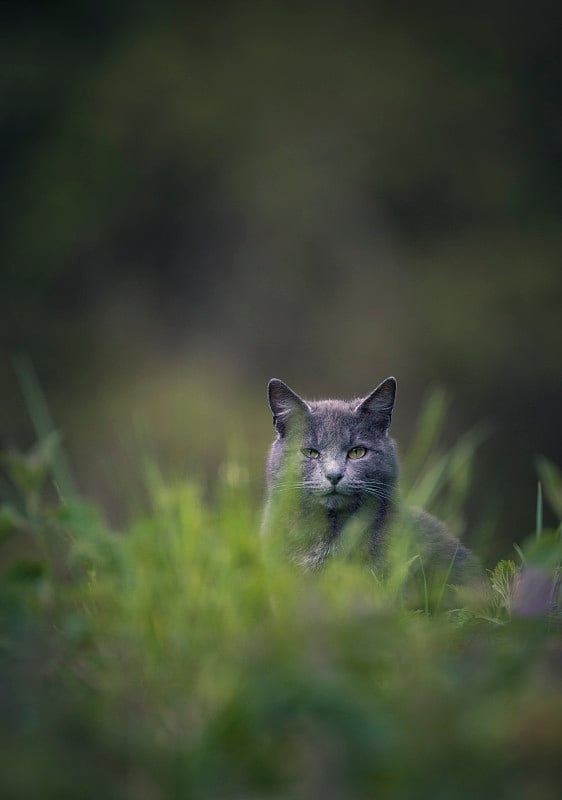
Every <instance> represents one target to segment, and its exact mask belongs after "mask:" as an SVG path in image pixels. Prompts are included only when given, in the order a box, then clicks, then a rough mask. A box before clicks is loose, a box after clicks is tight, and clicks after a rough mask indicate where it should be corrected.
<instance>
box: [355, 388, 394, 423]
mask: <svg viewBox="0 0 562 800" xmlns="http://www.w3.org/2000/svg"><path fill="white" fill-rule="evenodd" d="M395 398H396V378H386V379H385V380H384V381H382V383H379V385H378V386H377V388H376V389H374V390H373V391H372V392H371V394H370V395H368V396H367V397H366V398H365V399H364V400H362V401H361V402H360V403H359V405H358V406H357V408H356V409H355V411H358V412H360V413H366V414H370V415H372V416H373V417H374V419H375V421H376V424H377V426H378V427H380V428H382V430H383V431H387V430H388V428H389V426H390V420H391V419H392V409H393V408H394V400H395Z"/></svg>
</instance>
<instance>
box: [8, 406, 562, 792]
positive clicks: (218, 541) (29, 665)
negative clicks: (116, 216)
mask: <svg viewBox="0 0 562 800" xmlns="http://www.w3.org/2000/svg"><path fill="white" fill-rule="evenodd" d="M432 404H433V406H432V407H431V403H430V406H429V407H428V408H429V411H428V410H427V409H426V412H425V415H424V417H423V420H422V427H423V430H422V431H421V432H420V435H419V436H418V437H417V439H416V441H415V445H414V451H413V452H414V458H413V462H415V463H414V464H413V465H412V466H409V465H407V467H406V475H407V476H408V475H409V476H410V477H409V478H408V485H407V486H406V487H405V492H406V493H407V494H409V496H410V498H414V499H415V500H416V501H421V500H423V501H424V502H429V503H430V505H431V506H432V510H437V511H439V510H441V511H443V510H445V511H447V515H448V518H449V519H451V520H455V519H456V520H460V518H461V516H460V507H461V506H462V502H463V501H464V498H465V496H466V492H467V491H468V487H469V483H470V480H469V478H470V469H471V465H472V462H473V455H474V450H475V448H476V446H477V443H478V440H479V437H480V434H479V433H478V432H476V433H473V434H470V435H468V436H467V437H465V438H464V439H462V440H461V441H460V442H459V443H458V445H457V446H456V447H455V448H454V449H453V450H451V451H449V452H447V453H445V454H438V453H437V451H436V436H437V433H438V429H439V419H438V418H437V416H438V415H440V414H442V413H443V408H442V407H441V405H442V402H441V401H435V400H433V401H432ZM432 408H433V410H432ZM431 414H435V415H437V416H435V418H432V417H431ZM42 437H43V438H42V441H41V442H40V444H39V445H38V447H37V448H35V449H34V451H33V452H32V453H31V454H28V455H26V456H22V455H15V454H12V455H11V456H9V457H8V458H7V459H6V461H5V468H6V471H7V472H8V473H9V475H10V476H11V480H12V483H13V485H14V486H16V487H17V489H18V497H17V499H16V500H15V501H14V502H13V503H12V504H11V505H9V506H8V505H4V506H3V507H2V510H1V512H0V548H1V550H2V552H3V555H4V559H3V560H4V562H5V566H4V570H3V575H2V583H1V587H0V679H1V683H0V686H1V689H0V794H1V796H2V797H3V798H6V800H8V799H9V798H28V797H29V798H53V800H54V799H55V798H56V799H57V800H59V799H62V800H64V798H77V797H80V798H89V797H92V798H93V797H95V798H99V797H103V798H135V800H136V798H140V800H143V799H144V798H147V800H152V798H154V800H159V798H168V797H170V798H177V797H185V798H221V797H224V798H261V797H271V798H371V797H373V798H379V797H382V798H410V797H412V798H426V797H427V798H431V799H432V800H435V798H447V800H448V798H453V797H454V798H474V797H479V798H482V797H490V798H504V797H505V798H510V799H511V798H533V800H534V798H538V797H540V798H541V800H542V799H543V798H546V800H548V798H557V797H558V796H559V789H560V759H561V748H562V693H561V692H560V688H561V687H560V677H561V672H562V665H561V661H562V645H561V627H560V620H559V616H558V615H557V614H556V613H554V612H553V613H550V614H542V615H535V616H525V608H526V606H525V597H523V598H522V599H521V597H519V598H518V597H517V591H514V586H515V584H516V582H517V578H516V574H517V567H516V565H515V563H514V562H513V561H502V562H500V563H499V564H498V565H497V566H496V567H495V569H494V570H493V571H492V574H491V581H490V582H491V590H490V593H489V594H488V595H487V596H486V597H485V598H484V599H482V598H480V602H476V603H472V604H471V605H467V606H463V607H461V608H454V609H449V610H445V609H442V610H437V611H436V612H434V613H431V614H430V613H427V610H428V609H425V608H424V607H423V605H422V608H421V609H415V608H409V607H408V606H407V605H406V604H405V603H404V602H403V601H402V600H401V599H400V598H401V595H400V592H399V591H397V587H396V582H397V581H398V583H400V580H401V578H400V576H396V575H394V576H390V578H389V579H388V580H381V579H380V577H378V576H376V575H375V574H374V572H373V570H372V569H371V568H370V566H369V565H368V564H362V563H359V564H358V563H355V562H353V561H352V560H349V559H347V558H340V559H334V560H333V562H332V563H330V564H329V565H328V566H327V568H326V569H325V570H323V571H322V572H320V573H319V574H316V575H303V574H302V573H300V572H299V571H298V570H296V569H295V568H294V567H291V566H290V565H289V564H288V563H286V561H285V560H284V559H283V558H282V557H280V556H279V555H278V554H277V553H276V552H275V548H271V547H268V543H267V542H265V543H264V542H263V541H262V540H261V539H260V536H259V516H260V509H259V504H258V503H257V502H256V499H255V498H253V497H252V496H251V494H250V492H249V490H248V488H247V483H246V481H245V479H244V478H245V474H246V473H245V470H244V465H241V464H238V463H236V462H235V461H232V462H230V463H228V464H226V465H224V466H223V468H222V469H221V471H220V475H221V477H220V479H217V482H216V485H215V487H214V491H213V493H212V496H211V497H210V498H209V497H205V498H204V497H203V495H202V492H201V489H200V486H199V485H198V482H197V481H196V480H182V481H177V482H174V481H171V480H165V479H164V478H162V476H161V475H160V474H159V472H158V470H157V469H156V467H155V466H154V465H149V467H148V468H147V470H146V487H147V495H148V498H149V503H148V506H149V507H148V510H147V511H146V512H145V513H143V514H141V515H139V516H137V517H136V518H135V519H133V520H132V521H131V522H130V524H129V525H128V527H127V529H126V530H121V531H112V530H110V529H109V527H108V525H107V523H106V522H105V520H104V518H103V515H102V514H101V512H100V511H99V509H96V508H93V507H91V506H90V505H88V504H87V503H86V502H84V501H83V500H80V499H79V498H77V496H76V494H75V493H74V492H70V491H68V492H67V493H66V494H65V493H61V492H60V490H59V492H56V491H52V490H51V489H50V485H51V484H52V482H53V468H54V470H55V473H56V471H57V469H59V470H60V469H62V470H63V475H64V480H65V483H64V485H65V486H69V483H70V482H69V479H68V476H67V473H66V464H65V462H64V461H62V460H61V452H60V444H59V441H58V439H57V437H56V436H54V435H53V434H52V432H49V431H46V430H44V429H43V431H42ZM61 465H62V466H61ZM414 467H415V468H414ZM541 469H542V472H543V473H544V474H545V475H548V482H545V480H544V478H543V483H544V487H543V488H544V489H545V495H546V496H547V497H549V496H552V497H553V500H554V502H558V501H559V496H560V486H559V483H558V478H559V475H558V473H557V472H556V470H555V468H554V467H553V466H552V465H548V464H547V463H546V462H541ZM419 476H421V477H419ZM428 476H430V477H428ZM54 483H55V484H57V485H58V486H59V487H60V484H61V481H60V480H57V478H56V474H55V477H54ZM540 502H541V503H542V499H541V501H540ZM537 519H539V512H537ZM540 520H541V522H540V526H539V525H537V532H536V534H535V533H533V534H532V536H531V537H530V539H529V542H528V543H526V544H523V545H522V548H521V553H522V554H523V557H524V558H525V560H526V562H527V568H529V566H531V567H533V568H535V569H538V570H542V571H543V572H544V571H546V572H547V574H548V575H549V576H554V574H555V573H556V570H558V571H559V570H560V555H561V551H560V536H559V532H549V531H546V530H543V529H542V511H541V512H540ZM539 527H540V535H538V534H539ZM400 566H401V567H403V568H404V567H405V565H400ZM406 572H407V569H406V568H404V569H403V573H404V574H405V573H406ZM518 603H519V608H520V609H522V612H523V613H519V614H517V613H516V608H517V604H518Z"/></svg>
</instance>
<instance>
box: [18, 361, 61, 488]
mask: <svg viewBox="0 0 562 800" xmlns="http://www.w3.org/2000/svg"><path fill="white" fill-rule="evenodd" d="M14 368H15V371H16V374H17V377H18V381H19V384H20V389H21V393H22V395H23V398H24V401H25V404H26V407H27V410H28V413H29V417H30V419H31V423H32V425H33V429H34V431H35V434H36V436H37V438H38V440H39V441H40V442H43V441H44V440H45V439H46V438H47V437H48V436H50V435H51V434H52V433H53V432H54V431H55V426H54V423H53V420H52V418H51V415H50V413H49V408H48V406H47V401H46V399H45V395H44V394H43V391H42V389H41V386H40V384H39V380H38V378H37V375H36V373H35V370H34V369H33V365H32V363H31V360H30V359H29V358H28V357H27V356H17V357H16V358H15V359H14ZM51 469H52V473H53V482H54V484H55V488H56V489H57V492H58V493H59V495H60V497H61V498H62V499H66V500H68V499H70V498H73V497H75V496H76V491H75V489H74V484H73V481H72V477H71V473H70V467H69V464H68V461H67V458H66V455H65V453H64V451H63V449H62V447H61V446H60V444H57V445H56V447H54V452H53V455H52V460H51Z"/></svg>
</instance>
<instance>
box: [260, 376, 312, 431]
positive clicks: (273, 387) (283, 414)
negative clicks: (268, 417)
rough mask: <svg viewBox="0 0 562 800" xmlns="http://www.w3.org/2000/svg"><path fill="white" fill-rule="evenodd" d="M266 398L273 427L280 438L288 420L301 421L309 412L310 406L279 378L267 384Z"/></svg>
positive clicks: (285, 429)
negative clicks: (271, 415)
mask: <svg viewBox="0 0 562 800" xmlns="http://www.w3.org/2000/svg"><path fill="white" fill-rule="evenodd" d="M267 398H268V400H269V407H270V408H271V413H272V414H273V426H274V428H275V430H276V431H277V433H278V434H279V435H280V436H284V435H285V433H286V431H287V424H288V422H289V420H290V419H295V418H297V419H301V420H302V418H303V416H304V415H305V414H306V413H308V412H309V411H310V406H309V405H308V404H307V403H305V401H304V400H303V399H302V398H301V397H299V396H298V394H296V392H293V390H292V389H291V388H290V387H289V386H287V384H286V383H283V381H280V380H279V378H272V379H271V380H270V381H269V383H268V384H267Z"/></svg>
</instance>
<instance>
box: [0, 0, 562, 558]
mask: <svg viewBox="0 0 562 800" xmlns="http://www.w3.org/2000/svg"><path fill="white" fill-rule="evenodd" d="M195 8H196V9H197V10H194V9H195ZM2 14H3V17H4V20H3V23H2V40H1V42H2V43H1V52H0V93H1V94H0V96H1V105H0V109H1V115H2V116H1V131H2V133H1V136H2V138H1V153H2V161H3V170H2V173H3V180H2V192H1V197H0V203H1V214H0V220H1V224H2V232H1V240H0V241H1V244H0V253H1V262H0V263H1V269H2V278H1V293H0V336H1V351H0V387H1V390H0V444H3V445H10V446H12V445H19V446H21V445H24V444H27V443H28V442H30V441H31V437H32V434H31V430H30V426H29V422H28V419H27V415H26V412H25V409H24V407H23V403H22V400H21V395H20V394H19V389H18V385H17V380H16V377H15V373H14V368H13V364H12V359H13V357H14V355H17V354H18V353H24V354H27V355H28V356H29V357H30V358H31V359H32V361H33V363H34V365H35V368H36V370H37V372H38V375H39V378H40V381H41V383H42V385H43V387H44V389H45V391H46V394H47V397H48V400H49V404H50V407H51V410H52V413H53V415H54V417H55V420H56V423H57V425H59V426H60V427H61V428H62V429H63V431H64V432H65V437H66V445H67V449H68V450H69V452H70V454H71V458H72V461H73V464H74V467H75V469H76V472H77V474H78V477H79V481H80V483H81V485H82V487H83V488H84V490H85V491H86V493H88V494H91V495H95V496H97V497H99V498H101V499H103V501H104V503H105V504H106V506H107V508H108V509H109V511H110V512H115V513H116V514H117V515H118V514H119V509H120V508H122V506H123V498H124V497H125V496H127V497H128V496H130V495H131V494H134V488H132V484H134V479H133V477H132V473H133V472H134V470H135V469H136V468H137V467H138V459H137V457H136V455H135V454H136V453H137V452H138V445H139V440H140V442H141V445H142V446H143V447H145V446H147V447H149V449H150V450H151V452H155V453H156V455H157V456H158V457H159V458H160V459H161V461H162V462H163V463H165V464H166V463H169V464H171V465H173V467H174V468H176V469H180V470H185V471H194V470H200V471H202V472H203V473H204V474H205V475H210V476H212V475H213V474H214V472H215V471H216V469H217V468H218V466H219V464H220V463H221V461H222V459H223V458H224V456H225V454H226V453H227V452H228V451H229V450H230V451H232V450H233V449H234V450H236V449H238V450H241V451H243V457H244V458H246V460H247V461H248V463H249V466H250V473H251V476H252V479H253V480H254V481H255V483H256V488H257V489H259V485H260V474H261V467H262V462H263V456H264V448H265V447H266V444H267V441H268V438H269V436H270V428H269V424H270V421H269V415H268V411H267V408H266V406H265V399H264V387H265V382H266V381H267V379H268V378H269V377H271V376H272V375H276V376H278V377H281V378H283V379H285V380H287V381H288V382H289V383H291V384H292V385H293V386H294V388H295V389H297V390H298V391H300V392H301V393H302V394H303V395H305V396H306V395H309V396H322V395H326V394H340V395H357V394H361V393H364V392H367V391H368V390H370V389H371V388H372V387H373V386H374V385H375V384H376V383H377V382H378V381H379V380H381V379H382V378H383V377H385V376H386V375H388V374H395V375H396V376H397V378H398V381H399V400H398V406H397V410H396V415H395V424H394V432H395V434H396V436H397V438H398V439H399V441H400V442H402V443H403V444H405V443H406V442H407V441H408V438H409V435H410V434H411V431H412V426H413V421H414V419H415V415H416V413H417V410H418V409H419V407H420V405H421V403H422V400H423V396H424V392H425V391H426V390H427V388H428V387H430V386H431V385H434V384H441V385H444V386H445V387H446V388H447V390H448V391H449V393H450V396H451V401H452V403H451V412H450V417H449V424H448V429H447V436H448V438H449V440H450V441H452V440H453V439H454V437H455V436H456V435H457V434H458V433H459V432H461V431H463V430H465V429H466V428H467V427H468V426H470V425H472V424H473V423H475V422H476V421H478V420H481V419H484V420H486V421H487V422H488V423H489V425H490V428H489V431H490V433H489V437H488V439H487V441H486V443H485V444H484V445H483V447H482V450H481V453H480V457H479V459H478V463H477V470H476V476H475V479H476V481H475V487H474V490H473V494H472V497H473V499H472V502H471V508H470V509H469V524H468V528H469V530H468V531H467V535H466V538H467V539H470V531H471V529H475V528H476V527H477V526H478V525H479V524H480V520H481V519H482V517H483V516H486V518H487V519H488V520H492V526H493V528H494V530H493V539H494V541H495V542H496V545H495V547H496V550H497V551H499V552H501V550H502V547H503V548H504V550H505V548H506V547H507V546H508V545H510V543H511V542H512V541H517V540H520V539H521V538H522V537H524V536H525V535H526V534H527V533H528V532H529V531H530V530H531V528H532V526H533V524H534V502H535V501H534V498H535V492H536V476H535V474H534V465H533V458H534V456H535V455H536V454H538V453H543V454H545V455H547V456H548V457H550V458H552V459H553V460H555V461H558V463H560V462H561V461H562V436H561V433H562V420H561V415H560V406H561V400H562V385H561V370H560V361H561V351H562V337H561V335H560V321H561V310H562V305H561V302H560V301H561V299H562V269H561V266H560V265H561V261H562V231H561V226H560V218H561V211H562V194H561V190H560V187H561V185H562V180H561V179H562V174H561V173H562V103H561V92H560V86H561V85H562V61H561V59H560V35H559V31H560V26H559V24H558V22H559V17H560V12H559V4H558V3H555V2H545V1H544V0H543V1H542V2H536V3H534V4H532V5H531V4H527V3H510V4H506V3H503V2H486V3H483V2H475V3H470V4H464V5H461V4H453V3H439V2H434V3H429V4H416V3H411V2H408V3H407V2H396V1H395V2H392V3H390V2H372V3H361V2H347V3H329V2H328V3H326V2H324V3H308V4H299V3H272V2H260V3H257V2H254V3H251V2H248V3H236V2H230V3H228V2H207V3H205V4H199V5H198V6H194V5H193V4H189V3H173V2H159V3H143V2H135V3H132V2H117V3H115V2H98V3H95V4H93V3H48V4H47V3H36V4H33V3H17V4H16V3H13V4H11V6H10V4H8V5H5V6H3V12H2Z"/></svg>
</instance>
